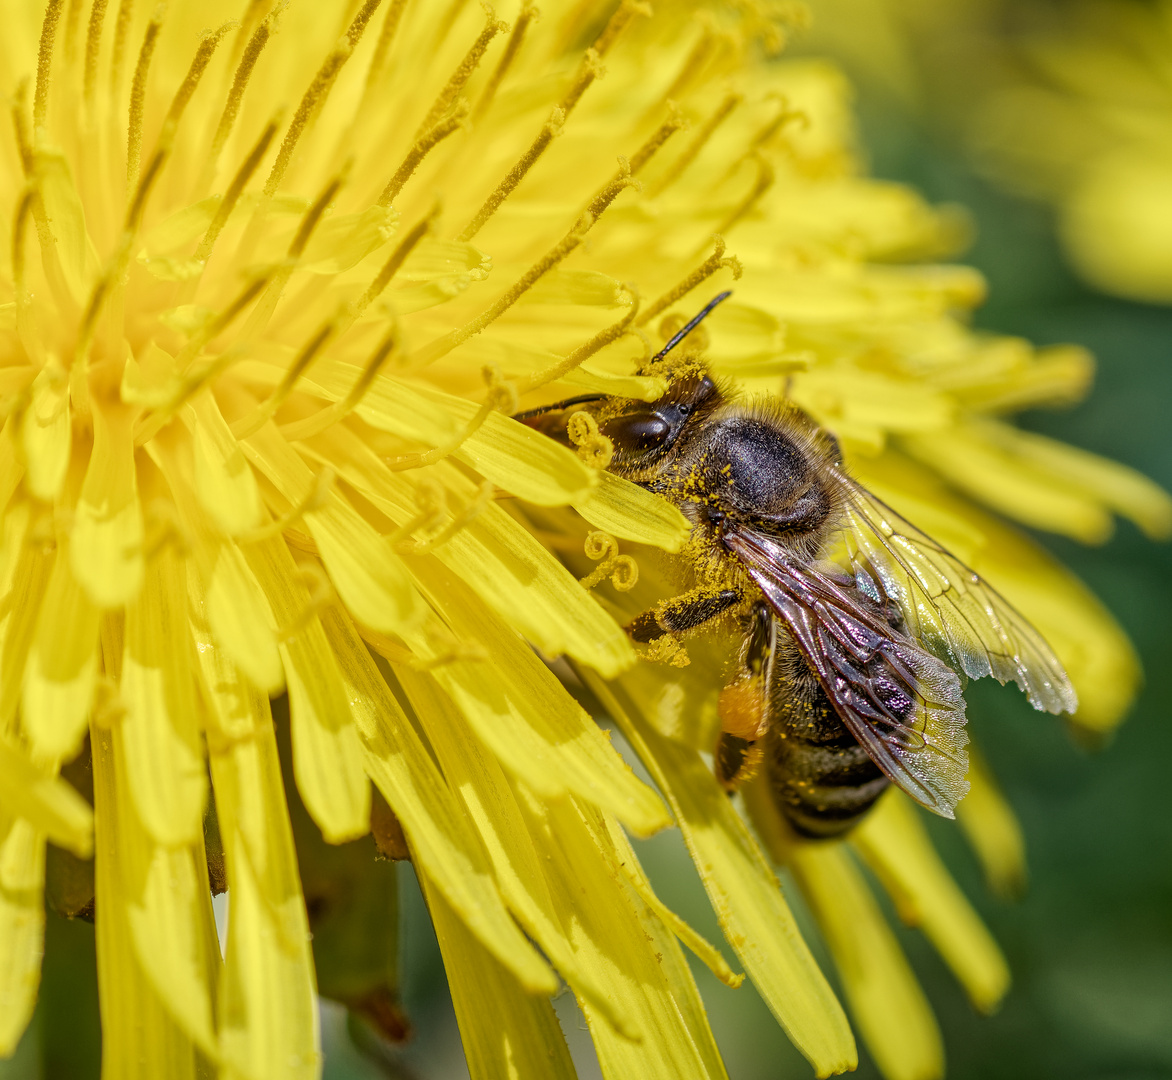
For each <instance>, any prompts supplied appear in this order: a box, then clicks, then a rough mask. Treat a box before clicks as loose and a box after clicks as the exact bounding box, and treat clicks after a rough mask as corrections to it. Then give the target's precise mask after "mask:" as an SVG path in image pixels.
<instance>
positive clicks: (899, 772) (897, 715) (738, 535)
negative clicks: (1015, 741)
mask: <svg viewBox="0 0 1172 1080" xmlns="http://www.w3.org/2000/svg"><path fill="white" fill-rule="evenodd" d="M725 543H726V544H727V545H728V546H729V548H730V549H731V550H732V551H733V553H734V554H735V555H736V556H737V557H738V558H739V559H740V560H741V561H742V562H743V563H744V564H745V565H746V567H747V568H748V571H749V574H750V576H751V577H752V578H753V581H754V582H756V584H757V586H758V587H759V588H760V589H761V592H762V593H764V595H765V599H766V600H767V601H768V603H769V606H770V607H771V608H772V609H773V611H774V612H775V613H776V615H777V616H778V617H779V618H780V619H781V620H782V621H783V622H784V623H785V625H786V626H787V627H788V628H789V630H790V633H791V634H792V635H793V638H794V641H795V642H796V643H797V646H798V649H799V650H800V651H801V653H802V656H803V657H804V658H805V660H806V662H807V664H808V665H809V667H810V670H811V671H813V673H814V675H815V676H816V677H817V679H818V681H819V683H820V684H821V685H822V689H823V690H824V691H825V692H826V696H827V697H828V698H829V699H830V701H831V702H832V703H833V705H834V707H835V710H836V711H837V712H838V715H839V716H840V717H841V718H842V722H843V723H844V724H845V725H846V727H847V729H848V730H849V731H850V733H851V734H852V735H853V736H854V737H855V738H856V739H858V741H859V744H860V745H861V746H862V747H863V749H864V750H866V751H867V753H868V754H869V755H870V756H871V759H872V760H873V761H874V762H875V764H876V765H878V766H879V768H880V769H882V770H883V772H884V773H885V774H886V775H887V776H888V777H889V778H890V779H891V780H892V781H893V782H894V783H895V784H897V785H898V786H899V787H901V788H902V789H903V790H904V791H906V792H907V793H908V794H909V795H910V796H911V797H912V798H913V799H915V800H916V801H917V802H919V803H922V804H923V805H924V806H926V807H927V808H928V809H929V810H932V811H934V812H935V813H937V814H940V815H941V816H942V817H948V818H950V817H954V816H955V813H954V812H955V808H956V804H957V803H958V802H959V801H960V800H961V799H963V798H964V796H965V794H966V793H967V792H968V781H967V780H966V779H965V776H966V774H967V773H968V752H967V750H966V749H965V747H966V746H967V745H968V741H969V739H968V734H967V732H966V731H965V727H964V725H965V713H964V696H963V694H962V693H961V687H960V680H959V679H958V678H957V676H956V673H955V672H954V671H952V670H950V669H949V668H948V667H947V665H946V664H945V663H944V662H943V661H942V660H941V659H940V658H939V657H937V656H934V655H933V654H932V653H930V652H928V650H927V649H925V648H924V647H923V646H922V645H920V643H919V642H918V641H916V640H915V638H913V637H911V636H909V635H908V634H906V633H905V632H904V631H903V630H902V629H897V628H895V627H892V626H891V625H890V624H889V623H887V622H886V621H885V620H884V619H883V618H882V617H881V615H880V614H879V608H878V607H877V606H875V605H869V604H867V603H866V602H865V601H864V599H863V598H862V597H861V595H860V591H859V590H858V589H857V587H856V586H855V585H853V584H852V583H850V582H844V581H840V580H836V579H835V578H833V577H831V576H829V575H827V574H824V573H822V572H820V571H819V570H816V569H814V568H813V567H810V566H804V565H800V564H798V563H795V562H793V561H792V560H791V559H790V558H789V557H788V556H787V554H786V552H785V550H784V549H783V548H781V546H780V545H778V544H777V542H776V541H774V540H772V539H770V538H769V537H768V536H764V535H762V534H760V533H757V532H754V531H751V530H744V529H742V530H739V531H737V532H731V533H729V534H726V536H725Z"/></svg>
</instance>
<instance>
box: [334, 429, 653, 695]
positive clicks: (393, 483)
mask: <svg viewBox="0 0 1172 1080" xmlns="http://www.w3.org/2000/svg"><path fill="white" fill-rule="evenodd" d="M312 448H313V450H314V452H315V453H317V454H319V455H320V459H321V460H322V461H323V462H327V463H329V464H330V466H331V467H333V468H335V469H336V470H337V471H338V474H339V475H340V476H341V477H342V478H343V479H344V480H346V482H347V483H349V484H352V485H353V486H354V487H355V488H356V489H357V490H358V491H360V492H361V493H362V494H363V495H364V496H365V497H366V498H367V499H369V500H370V501H371V503H373V505H374V506H375V507H377V508H378V509H379V510H381V511H382V512H383V513H384V514H386V515H387V516H388V517H389V518H390V519H391V520H392V521H395V522H407V521H409V520H410V519H411V518H412V517H413V516H414V515H415V514H416V513H417V509H418V508H417V506H416V505H415V498H416V489H415V488H414V486H413V485H412V484H411V483H409V482H408V481H407V480H406V479H405V478H404V477H403V476H402V474H396V473H392V472H391V471H390V470H389V469H387V468H386V466H385V465H384V464H383V463H382V461H381V460H380V459H379V458H378V457H377V455H376V454H375V453H374V451H372V450H371V449H370V448H369V447H368V446H367V445H366V444H365V443H364V442H363V441H362V440H361V438H359V437H358V436H357V435H356V434H354V433H353V432H350V431H348V430H347V429H345V428H343V427H342V426H341V425H338V426H335V427H334V428H332V429H331V430H330V431H328V432H324V433H323V434H322V435H320V436H318V437H317V438H315V439H314V440H313V444H312ZM434 474H435V475H436V476H437V477H439V478H441V479H442V482H443V484H444V487H445V488H446V489H447V491H449V492H451V493H452V494H454V495H455V496H456V497H457V498H460V499H463V500H465V501H467V502H471V501H472V500H473V499H474V498H475V497H476V494H477V492H476V487H475V485H474V484H472V482H471V481H470V480H469V479H468V478H467V477H466V476H465V475H464V474H463V473H462V472H461V471H460V470H459V469H457V468H455V467H454V466H452V465H451V464H449V463H447V462H440V463H439V464H438V465H437V466H435V468H434ZM435 555H436V558H438V559H439V560H440V562H442V563H443V564H444V565H445V566H446V567H448V568H449V569H450V570H451V571H453V572H454V573H456V574H458V575H459V576H460V577H462V578H463V579H464V580H465V581H466V582H467V583H468V585H470V586H471V587H472V588H473V589H474V590H476V592H477V593H478V594H479V595H480V596H481V598H482V599H483V600H484V601H485V602H486V603H488V604H489V605H490V606H491V607H492V608H493V610H494V611H496V613H497V614H498V615H500V616H501V617H502V618H503V619H505V620H506V621H507V622H508V623H509V624H510V625H511V626H512V627H513V628H514V629H516V630H518V631H520V633H521V634H523V635H524V636H525V637H526V638H528V639H529V640H530V641H532V642H533V643H534V644H535V645H537V646H538V648H540V649H541V650H542V652H544V653H545V654H546V655H547V656H559V655H561V654H562V653H569V654H570V655H571V656H573V657H574V658H575V659H578V660H581V661H582V662H583V663H585V664H589V665H590V666H591V667H593V668H596V669H597V670H599V671H601V672H602V673H603V674H605V675H607V676H613V675H615V674H617V673H618V672H619V671H621V670H622V669H623V668H626V667H629V666H630V665H631V664H632V663H633V662H634V659H635V652H634V649H632V648H631V643H630V640H629V639H628V638H627V636H626V634H624V633H623V632H622V630H621V629H620V628H619V626H618V624H617V623H616V622H615V621H614V619H613V618H611V616H610V615H608V614H607V613H606V612H605V611H604V610H603V609H602V607H601V605H600V604H599V603H598V602H597V601H596V600H595V599H594V597H593V596H591V595H590V593H589V592H587V590H585V589H583V588H582V586H581V585H579V584H578V581H577V579H575V578H574V577H573V576H572V575H571V574H570V573H569V571H568V570H566V568H565V567H564V566H562V564H561V563H560V562H558V561H557V559H556V558H554V557H553V555H551V554H550V553H549V551H547V550H546V548H545V547H543V546H542V544H541V543H539V542H538V541H537V540H536V539H535V538H534V537H533V536H532V535H531V534H530V533H529V532H528V531H527V530H526V529H525V528H524V527H523V526H522V525H520V524H519V523H518V522H517V521H516V520H515V519H514V518H512V517H510V516H509V514H508V513H507V512H506V511H505V510H503V509H502V508H501V507H500V506H498V505H497V504H496V503H495V502H491V503H489V504H488V505H487V506H485V507H484V508H483V510H481V511H480V513H478V514H477V515H476V516H475V517H474V518H472V520H471V521H468V522H466V523H465V524H464V525H463V526H462V527H461V528H459V529H458V530H456V532H455V533H454V534H453V535H452V536H451V537H450V538H449V539H448V540H446V541H445V542H444V543H442V544H440V545H439V546H437V547H436V548H435Z"/></svg>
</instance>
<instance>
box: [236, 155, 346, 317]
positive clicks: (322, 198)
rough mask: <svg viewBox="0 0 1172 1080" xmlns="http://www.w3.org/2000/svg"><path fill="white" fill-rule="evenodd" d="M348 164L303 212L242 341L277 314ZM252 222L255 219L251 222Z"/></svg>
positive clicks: (340, 185)
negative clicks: (307, 245) (287, 287)
mask: <svg viewBox="0 0 1172 1080" xmlns="http://www.w3.org/2000/svg"><path fill="white" fill-rule="evenodd" d="M350 165H351V163H350V162H346V163H345V164H344V165H343V166H342V169H341V171H340V172H339V173H338V174H337V175H336V176H333V177H332V178H331V179H330V180H329V181H328V182H327V183H326V186H325V187H324V188H322V190H321V193H320V194H319V195H318V197H317V198H316V199H315V200H314V201H313V205H312V206H310V208H309V209H308V210H306V211H305V215H304V217H302V219H301V224H300V225H299V226H298V228H297V232H296V234H295V235H294V237H293V240H292V241H291V242H290V244H289V250H288V251H287V252H286V253H285V258H284V259H282V260H281V264H280V265H279V266H278V267H277V269H276V271H275V272H274V273H273V275H272V280H271V281H270V282H269V283H268V288H267V289H266V290H265V293H264V295H263V296H262V297H261V298H260V300H259V301H258V303H257V305H256V307H255V308H254V309H253V311H252V314H251V315H249V317H248V321H247V322H246V323H245V324H244V328H243V329H242V330H241V337H242V338H243V339H244V340H248V339H250V338H253V337H255V336H256V335H257V334H259V333H260V332H261V331H262V330H263V329H264V328H265V327H266V326H267V325H268V322H269V319H271V318H272V317H273V312H274V311H276V310H277V304H278V303H279V302H280V300H281V295H282V294H283V293H284V291H285V285H286V284H287V283H288V281H289V278H291V277H292V276H293V271H294V270H296V269H297V263H298V260H300V258H301V256H302V255H303V254H304V253H305V246H306V244H308V243H309V239H310V237H311V236H313V233H314V230H315V229H316V228H317V227H318V224H319V223H320V222H321V219H322V215H324V214H325V212H326V210H327V209H328V208H329V206H330V203H332V202H333V201H334V196H335V195H337V194H338V190H339V189H340V188H341V187H342V184H343V183H345V181H346V177H347V175H348V174H349V172H350ZM254 220H255V219H254Z"/></svg>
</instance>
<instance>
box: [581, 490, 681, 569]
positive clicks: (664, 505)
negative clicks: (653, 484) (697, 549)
mask: <svg viewBox="0 0 1172 1080" xmlns="http://www.w3.org/2000/svg"><path fill="white" fill-rule="evenodd" d="M573 505H574V509H575V510H577V511H578V513H579V514H581V515H582V516H583V517H584V518H585V519H586V520H587V521H589V522H590V524H591V525H595V526H597V527H598V528H600V529H602V530H603V531H604V532H608V533H611V534H613V535H614V536H618V537H621V538H622V539H624V540H636V541H638V542H639V543H641V544H652V545H653V546H655V547H659V548H663V549H664V550H665V551H679V549H680V547H681V546H682V545H683V543H684V541H685V540H687V538H688V534H689V533H690V532H691V531H692V527H691V525H689V524H688V522H687V519H686V518H685V517H684V515H683V514H681V513H680V512H679V510H678V509H676V507H674V506H673V505H672V504H671V503H670V502H668V501H667V499H661V498H660V497H659V496H658V495H652V494H651V492H649V491H645V490H644V489H643V488H641V487H638V486H637V485H635V484H632V483H631V482H630V481H629V480H624V479H622V478H621V477H619V476H614V475H613V474H611V473H608V472H603V473H599V474H598V487H596V488H595V489H594V490H593V491H591V492H590V494H589V495H587V496H586V498H584V499H578V500H576V501H575V502H574V504H573Z"/></svg>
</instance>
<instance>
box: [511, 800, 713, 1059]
mask: <svg viewBox="0 0 1172 1080" xmlns="http://www.w3.org/2000/svg"><path fill="white" fill-rule="evenodd" d="M527 808H528V809H529V810H530V811H531V814H532V817H533V819H534V824H533V825H531V826H530V828H531V830H532V831H533V832H534V833H535V834H536V833H537V825H538V823H541V822H543V823H544V824H545V830H544V833H543V835H541V838H540V839H541V845H540V846H541V849H543V851H542V853H543V855H545V856H546V859H547V860H548V863H549V867H550V869H549V880H550V885H551V889H552V890H553V897H554V902H555V904H556V905H557V910H558V911H559V912H560V913H561V915H562V918H563V919H564V920H566V922H567V924H568V925H572V924H573V922H574V921H577V922H580V923H581V925H582V932H581V936H580V940H579V948H580V949H581V951H582V954H583V955H582V962H583V963H584V964H588V965H589V966H590V968H591V969H593V970H596V971H599V972H603V971H605V972H607V973H608V976H609V978H608V983H609V985H610V987H611V995H612V999H613V1004H614V1005H615V1007H617V1008H618V1009H619V1011H620V1012H622V1013H623V1014H624V1015H625V1016H626V1017H627V1020H628V1023H630V1024H631V1025H633V1026H636V1027H637V1028H638V1029H639V1030H641V1031H642V1032H643V1033H644V1036H643V1041H642V1042H640V1043H633V1042H631V1041H630V1040H629V1039H625V1038H622V1037H621V1036H620V1035H618V1034H617V1033H615V1031H614V1030H613V1029H612V1028H611V1027H610V1026H609V1025H607V1024H605V1023H601V1022H600V1020H601V1017H600V1016H599V1015H598V1014H597V1012H596V1010H595V1009H594V1007H593V1005H592V1004H591V1003H590V1002H589V1001H585V1000H584V1001H582V1002H581V1005H582V1012H583V1014H584V1015H585V1017H586V1022H587V1023H588V1024H589V1025H590V1033H591V1035H592V1036H593V1038H594V1046H595V1049H596V1050H597V1051H598V1061H599V1064H600V1065H601V1066H602V1071H603V1075H604V1076H616V1077H617V1076H639V1077H648V1078H661V1080H674V1078H676V1077H682V1076H687V1077H712V1078H713V1080H722V1078H724V1077H725V1076H726V1073H725V1069H724V1064H723V1062H722V1061H721V1059H720V1053H719V1051H718V1050H717V1048H716V1043H715V1040H714V1039H713V1037H712V1032H711V1030H710V1029H709V1026H708V1018H707V1016H706V1015H705V1013H704V1009H703V1007H702V1005H701V1004H700V1000H699V993H698V992H697V990H696V985H695V983H694V981H693V979H692V974H691V971H690V970H689V969H688V964H687V961H686V960H685V959H684V955H683V950H682V949H681V948H680V946H679V943H678V942H677V941H676V940H675V936H674V935H673V934H672V933H671V932H670V931H669V930H668V929H667V928H666V927H665V926H664V925H663V923H662V922H660V920H659V918H658V916H657V915H656V914H655V912H654V911H653V910H652V909H651V908H650V907H648V906H647V905H645V904H644V903H642V902H641V901H640V899H639V897H638V894H637V893H636V892H635V890H634V889H633V888H632V887H631V884H630V882H629V881H628V880H627V878H626V876H625V875H624V874H623V873H622V872H621V871H620V870H619V866H618V864H619V862H620V857H619V856H618V853H617V852H615V850H614V848H613V847H612V846H611V845H610V844H609V843H608V841H609V834H608V830H607V828H606V826H605V825H604V824H603V821H602V815H601V813H600V812H599V811H597V810H595V809H594V808H592V807H586V806H583V805H581V804H579V803H578V802H577V800H573V799H566V800H563V801H561V802H558V803H553V804H549V805H548V807H547V812H546V813H545V814H539V813H538V812H537V808H536V807H535V806H534V804H532V803H530V804H528V807H527ZM600 853H601V854H602V856H603V857H602V858H601V859H600V858H599V857H598V856H599V854H600ZM584 896H585V897H591V898H595V897H597V898H599V902H597V903H593V902H589V903H586V904H583V897H584Z"/></svg>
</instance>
